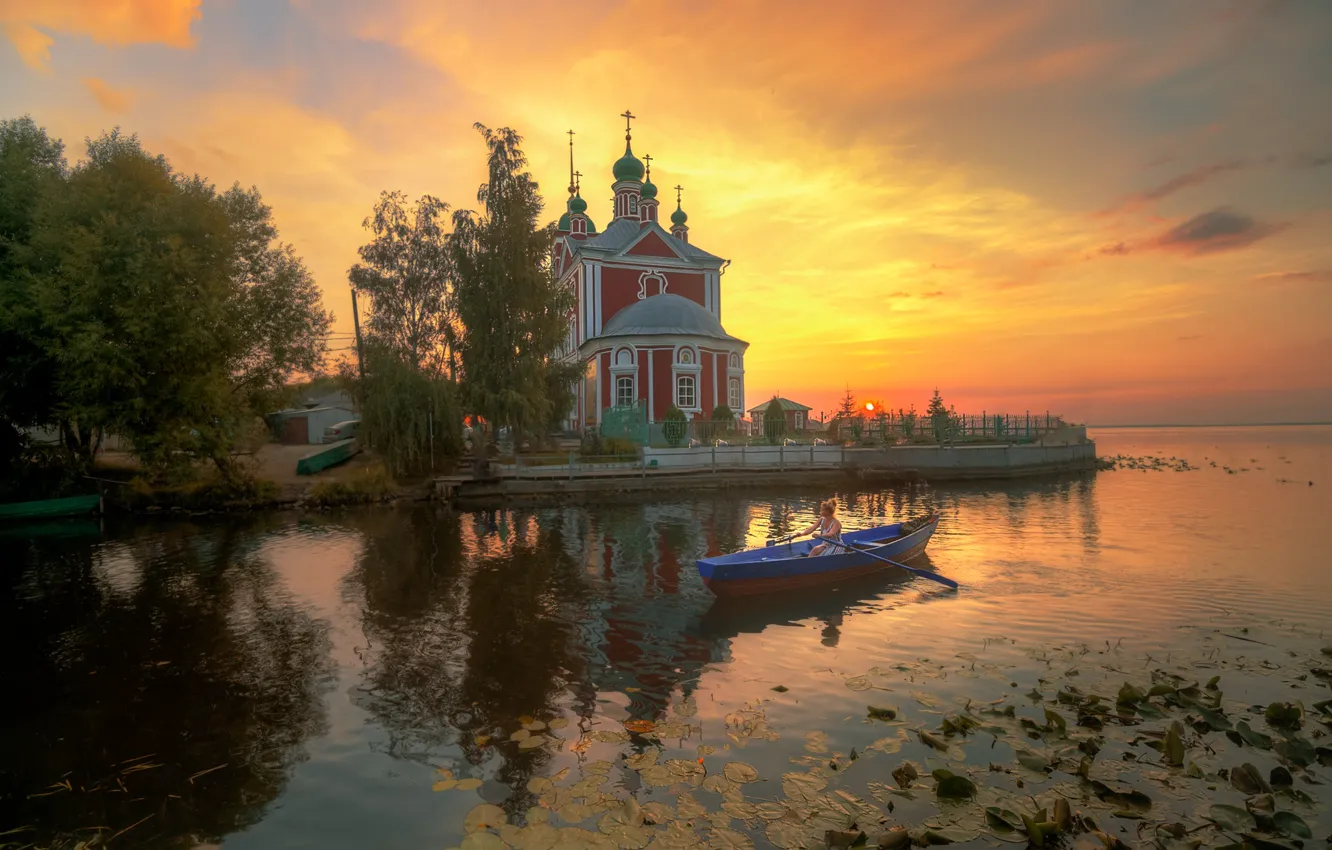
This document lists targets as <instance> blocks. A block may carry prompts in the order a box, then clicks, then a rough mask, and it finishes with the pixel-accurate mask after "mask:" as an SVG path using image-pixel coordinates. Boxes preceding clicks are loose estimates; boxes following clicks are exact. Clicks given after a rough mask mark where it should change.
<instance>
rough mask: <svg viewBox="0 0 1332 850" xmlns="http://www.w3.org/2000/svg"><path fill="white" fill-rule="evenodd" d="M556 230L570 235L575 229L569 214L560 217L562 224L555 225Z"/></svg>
mask: <svg viewBox="0 0 1332 850" xmlns="http://www.w3.org/2000/svg"><path fill="white" fill-rule="evenodd" d="M555 229H556V230H558V231H559V232H561V233H568V232H569V231H570V230H572V229H573V225H572V224H570V223H569V214H568V213H565V214H564V215H562V216H560V222H559V224H557V225H555Z"/></svg>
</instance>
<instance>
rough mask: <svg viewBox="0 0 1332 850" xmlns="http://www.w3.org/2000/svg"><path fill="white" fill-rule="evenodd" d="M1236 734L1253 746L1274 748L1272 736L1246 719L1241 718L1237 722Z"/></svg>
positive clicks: (1264, 748)
mask: <svg viewBox="0 0 1332 850" xmlns="http://www.w3.org/2000/svg"><path fill="white" fill-rule="evenodd" d="M1235 734H1237V735H1238V736H1239V737H1240V739H1241V740H1242V741H1244V743H1246V744H1248V745H1249V746H1251V747H1257V748H1258V749H1260V750H1270V749H1272V737H1271V736H1270V735H1265V734H1263V733H1262V732H1259V731H1257V730H1255V729H1253V728H1252V727H1250V726H1249V723H1248V721H1246V720H1241V721H1240V722H1238V723H1236V724H1235Z"/></svg>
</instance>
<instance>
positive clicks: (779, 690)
mask: <svg viewBox="0 0 1332 850" xmlns="http://www.w3.org/2000/svg"><path fill="white" fill-rule="evenodd" d="M773 690H774V691H776V692H777V693H779V694H784V693H786V692H787V691H789V690H791V689H790V688H788V687H787V686H786V685H777V686H776V687H774V688H773Z"/></svg>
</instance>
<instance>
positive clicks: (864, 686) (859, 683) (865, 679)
mask: <svg viewBox="0 0 1332 850" xmlns="http://www.w3.org/2000/svg"><path fill="white" fill-rule="evenodd" d="M846 686H847V687H848V688H850V689H851V690H853V691H868V690H869V689H870V688H872V687H874V683H873V682H871V681H870V680H869V676H852V677H851V678H850V679H847V680H846Z"/></svg>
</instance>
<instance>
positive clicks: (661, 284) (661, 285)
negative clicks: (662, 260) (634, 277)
mask: <svg viewBox="0 0 1332 850" xmlns="http://www.w3.org/2000/svg"><path fill="white" fill-rule="evenodd" d="M650 280H655V281H656V282H657V293H656V294H658V295H665V294H666V285H667V283H668V281H667V280H666V275H664V274H662V273H661V270H660V269H648V270H647V271H645V272H643V273H642V274H640V275H639V276H638V300H639V301H642V300H643V299H644V298H647V297H648V291H647V289H648V281H650Z"/></svg>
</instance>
